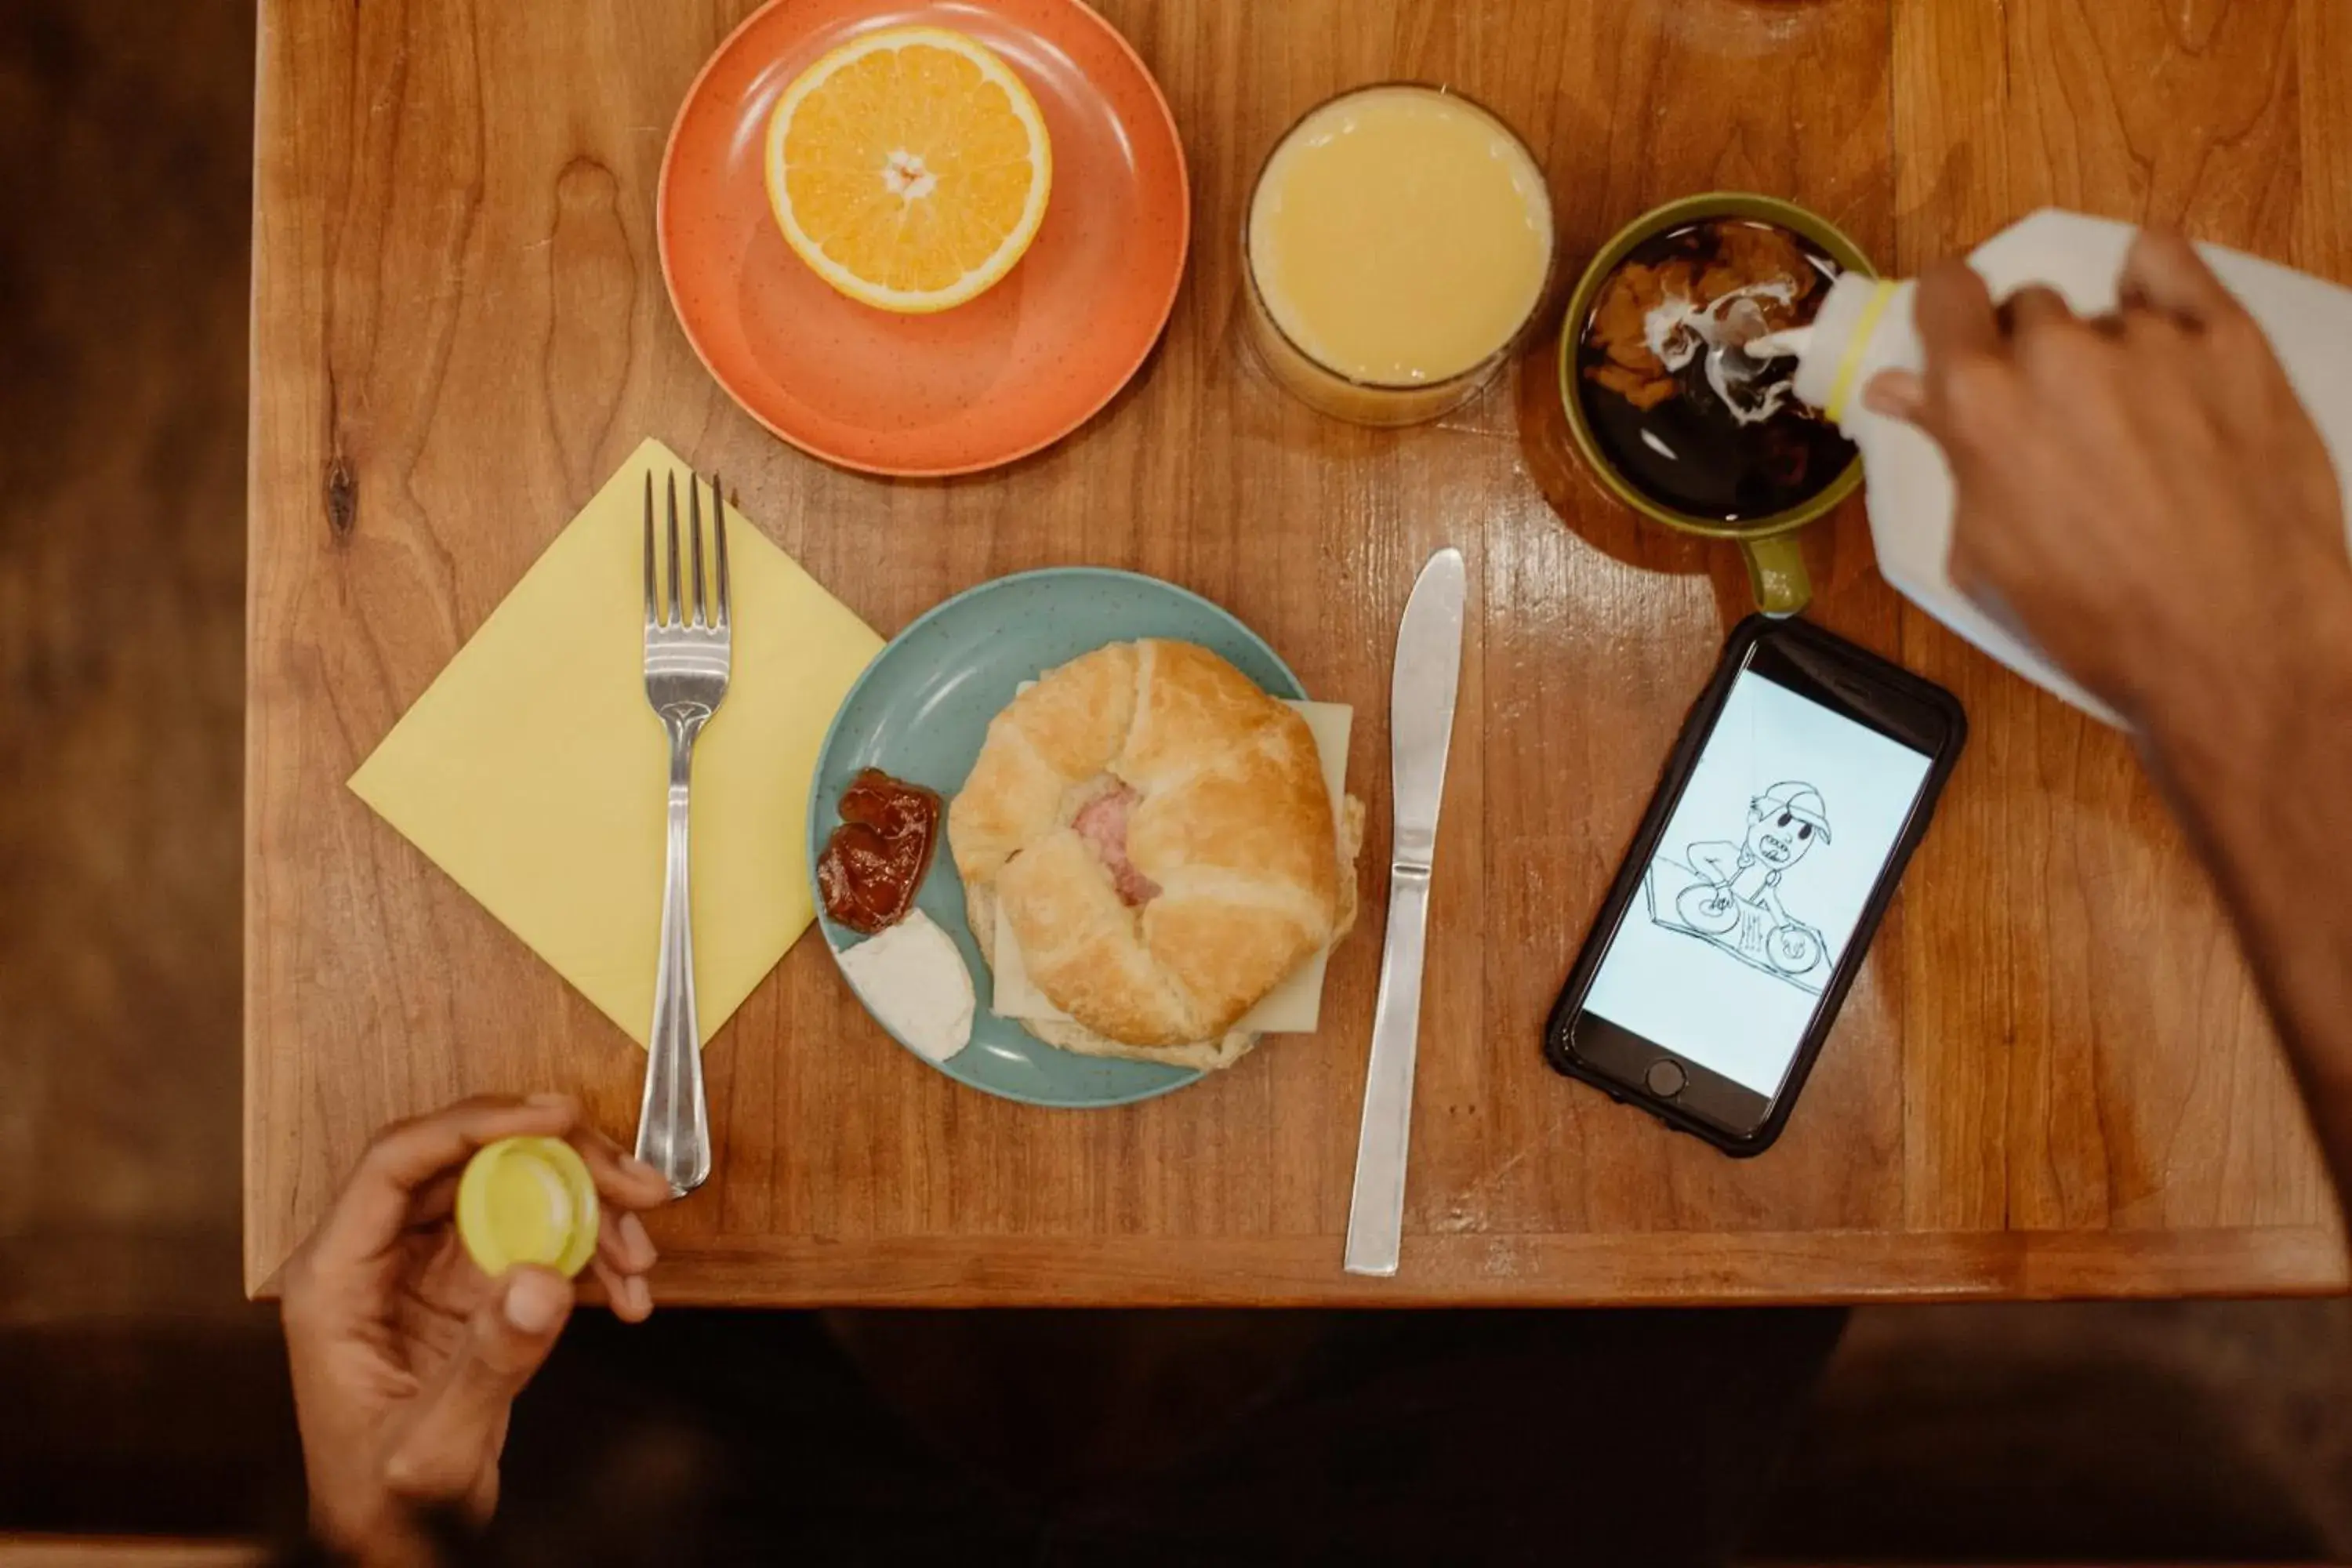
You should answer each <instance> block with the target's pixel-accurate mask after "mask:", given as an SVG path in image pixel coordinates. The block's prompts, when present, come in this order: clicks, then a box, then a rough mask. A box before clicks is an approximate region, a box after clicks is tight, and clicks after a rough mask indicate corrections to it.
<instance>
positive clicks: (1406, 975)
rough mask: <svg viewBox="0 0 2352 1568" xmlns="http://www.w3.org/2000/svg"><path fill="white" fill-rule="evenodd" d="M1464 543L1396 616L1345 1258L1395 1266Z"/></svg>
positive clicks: (1458, 638)
mask: <svg viewBox="0 0 2352 1568" xmlns="http://www.w3.org/2000/svg"><path fill="white" fill-rule="evenodd" d="M1466 577H1467V574H1466V573H1465V570H1464V568H1463V564H1462V552H1460V551H1459V550H1456V549H1454V547H1453V546H1452V545H1447V546H1446V547H1445V548H1444V549H1443V550H1440V551H1439V552H1437V553H1436V554H1434V555H1432V556H1431V557H1430V558H1429V562H1428V564H1426V565H1424V566H1423V568H1422V569H1421V577H1420V579H1419V581H1417V582H1415V583H1414V584H1413V585H1412V597H1411V598H1409V599H1407V600H1406V601H1405V606H1404V619H1403V620H1402V622H1400V623H1399V624H1398V626H1397V651H1396V669H1395V671H1394V673H1393V674H1392V675H1391V677H1390V679H1389V772H1390V784H1391V789H1390V794H1391V801H1390V816H1391V821H1392V823H1393V831H1392V834H1391V843H1390V847H1389V914H1388V934H1387V937H1386V938H1385V940H1384V941H1383V942H1382V945H1381V987H1380V997H1379V1000H1378V1001H1377V1002H1376V1003H1375V1004H1374V1005H1373V1008H1372V1053H1371V1065H1370V1069H1369V1071H1368V1072H1367V1073H1366V1075H1365V1079H1364V1120H1363V1123H1362V1125H1361V1126H1360V1128H1359V1129H1358V1131H1357V1134H1356V1185H1355V1191H1354V1194H1352V1196H1351V1197H1350V1199H1349V1205H1348V1251H1347V1270H1348V1272H1349V1273H1350V1274H1380V1275H1389V1274H1394V1273H1395V1272H1396V1269H1397V1252H1398V1248H1399V1246H1400V1243H1401V1241H1402V1235H1403V1230H1404V1170H1405V1154H1406V1152H1407V1148H1408V1145H1409V1144H1410V1142H1411V1137H1412V1071H1413V1063H1414V1060H1415V1058H1417V1056H1418V1055H1419V1050H1420V1042H1421V970H1422V958H1423V938H1424V937H1425V935H1426V933H1427V931H1428V925H1429V878H1430V869H1431V863H1432V861H1433V858H1434V856H1435V853H1436V849H1437V812H1438V807H1439V806H1440V805H1443V804H1444V796H1445V756H1446V752H1447V751H1448V749H1449V748H1450V747H1451V746H1452V744H1453V741H1454V700H1455V697H1456V695H1457V694H1458V692H1459V690H1460V689H1461V682H1462V605H1463V600H1464V597H1465V594H1466V592H1467V582H1466Z"/></svg>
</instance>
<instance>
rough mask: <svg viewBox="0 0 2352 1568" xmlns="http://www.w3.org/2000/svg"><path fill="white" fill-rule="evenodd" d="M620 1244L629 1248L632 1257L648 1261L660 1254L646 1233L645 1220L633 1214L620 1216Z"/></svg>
mask: <svg viewBox="0 0 2352 1568" xmlns="http://www.w3.org/2000/svg"><path fill="white" fill-rule="evenodd" d="M620 1230H621V1245H622V1246H623V1247H627V1248H628V1249H629V1256H630V1257H632V1258H645V1259H646V1261H647V1262H648V1263H650V1262H651V1261H652V1260H653V1259H654V1258H658V1257H659V1256H661V1255H660V1254H659V1253H657V1252H656V1251H655V1250H654V1238H653V1237H650V1236H647V1235H646V1222H645V1221H643V1220H641V1219H639V1218H638V1217H637V1216H636V1215H633V1214H625V1215H622V1216H621V1226H620Z"/></svg>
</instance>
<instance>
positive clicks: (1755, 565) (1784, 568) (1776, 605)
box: [1739, 533, 1813, 616]
mask: <svg viewBox="0 0 2352 1568" xmlns="http://www.w3.org/2000/svg"><path fill="white" fill-rule="evenodd" d="M1739 553H1740V555H1741V556H1742V557H1743V558H1745V559H1746V561H1747V563H1748V586H1749V587H1751V588H1753V589H1754V590H1755V591H1756V607H1757V608H1758V609H1759V610H1761V611H1763V612H1764V613H1765V614H1766V615H1768V616H1793V615H1795V614H1796V613H1797V612H1798V611H1799V610H1801V609H1803V608H1804V607H1805V606H1806V605H1809V604H1811V603H1812V598H1813V584H1812V579H1811V578H1810V577H1808V576H1807V575H1806V574H1805V552H1803V551H1802V550H1801V549H1800V548H1799V547H1798V544H1797V536H1796V535H1795V534H1793V533H1781V534H1775V535H1774V536H1773V537H1771V538H1769V539H1743V540H1741V541H1740V542H1739Z"/></svg>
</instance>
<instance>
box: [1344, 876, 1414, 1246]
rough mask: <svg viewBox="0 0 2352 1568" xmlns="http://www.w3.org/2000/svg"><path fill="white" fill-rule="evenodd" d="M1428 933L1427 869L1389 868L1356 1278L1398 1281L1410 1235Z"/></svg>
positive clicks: (1361, 1143)
mask: <svg viewBox="0 0 2352 1568" xmlns="http://www.w3.org/2000/svg"><path fill="white" fill-rule="evenodd" d="M1428 928H1429V868H1428V867H1427V866H1425V865H1424V866H1411V865H1395V866H1391V867H1390V868H1389V929H1388V936H1387V939H1386V942H1385V943H1384V945H1383V947H1382V949H1381V990H1380V1000H1379V1001H1378V1002H1377V1003H1375V1004H1374V1005H1373V1008H1372V1060H1371V1068H1370V1072H1369V1073H1368V1074H1367V1076H1366V1078H1365V1080H1364V1121H1363V1126H1362V1127H1361V1128H1360V1130H1359V1131H1358V1132H1357V1134H1356V1190H1355V1195H1354V1196H1353V1197H1352V1198H1351V1199H1350V1200H1349V1205H1348V1258H1347V1269H1348V1272H1349V1273H1350V1274H1381V1275H1389V1274H1394V1273H1395V1272H1396V1270H1397V1250H1398V1247H1399V1245H1400V1243H1401V1241H1402V1237H1403V1233H1404V1164H1405V1153H1406V1151H1407V1148H1408V1145H1409V1144H1410V1143H1411V1142H1412V1068H1413V1061H1414V1058H1416V1057H1417V1056H1418V1054H1419V1052H1420V1048H1421V961H1422V952H1423V945H1424V939H1425V938H1426V936H1427V934H1428Z"/></svg>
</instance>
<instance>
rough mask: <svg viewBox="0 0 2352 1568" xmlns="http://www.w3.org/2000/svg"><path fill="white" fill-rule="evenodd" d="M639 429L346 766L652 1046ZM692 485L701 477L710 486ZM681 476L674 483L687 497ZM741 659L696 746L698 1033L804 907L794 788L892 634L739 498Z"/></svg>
mask: <svg viewBox="0 0 2352 1568" xmlns="http://www.w3.org/2000/svg"><path fill="white" fill-rule="evenodd" d="M648 471H651V472H652V473H653V475H654V476H655V478H654V488H655V490H656V495H657V496H658V495H659V494H660V492H661V490H662V487H663V484H664V481H665V480H666V479H667V476H668V475H669V474H670V473H672V472H675V473H676V474H677V476H678V479H679V480H680V481H681V484H683V481H684V480H685V479H686V478H687V476H688V469H687V467H686V465H685V464H684V463H683V462H681V461H679V460H678V458H677V455H676V454H675V453H673V452H671V451H670V449H669V448H668V447H665V446H663V445H662V444H661V443H660V442H659V441H655V440H647V441H646V443H645V444H644V445H643V446H641V447H638V448H637V449H636V451H635V454H633V455H632V456H631V457H630V458H629V460H628V461H627V462H625V463H624V464H623V465H621V469H620V471H619V472H618V473H616V474H614V476H613V478H612V479H610V480H609V481H607V482H606V484H605V486H604V489H602V490H600V491H598V492H597V494H596V497H595V499H594V500H591V501H590V502H589V503H588V504H587V505H586V506H585V507H584V508H583V509H582V510H581V512H580V515H579V516H577V517H575V518H573V519H572V522H571V524H570V526H568V527H566V528H565V529H564V531H562V533H561V534H559V535H557V537H556V540H555V542H553V543H552V544H551V545H549V546H548V547H547V551H546V552H545V553H544V554H542V555H541V557H540V558H539V560H538V561H537V562H536V563H533V565H532V566H531V568H530V571H529V572H527V573H525V574H523V578H522V581H521V582H520V583H518V584H515V586H514V591H513V592H512V593H510V594H509V595H507V597H506V600H505V602H504V603H503V604H501V605H499V607H498V608H497V609H496V610H495V611H493V612H491V615H490V617H489V619H488V620H487V621H485V622H483V623H482V626H481V629H480V630H479V631H478V632H476V633H475V634H474V637H473V640H472V641H470V642H468V643H467V645H466V646H465V647H462V648H460V649H459V650H458V651H457V657H456V658H453V659H451V660H450V661H449V667H448V668H446V669H444V670H443V671H442V672H441V675H440V678H439V679H436V680H435V681H434V683H433V684H432V686H431V687H429V688H427V689H426V690H425V695H424V696H422V697H420V698H418V699H417V700H416V705H415V707H413V708H411V709H410V710H408V711H407V713H406V714H404V716H403V717H402V719H401V721H400V722H399V723H397V724H395V725H394V726H393V730H392V733H390V734H389V735H386V736H385V737H384V739H383V744H381V745H379V746H378V747H377V748H376V749H375V753H374V754H373V756H371V757H369V758H368V760H367V761H366V762H365V763H362V764H361V765H360V770H359V772H357V773H353V774H352V779H351V787H352V790H353V791H354V792H356V793H357V794H358V795H359V796H360V798H361V799H362V800H364V801H366V802H367V803H368V805H371V806H373V808H374V809H375V811H376V813H377V815H378V816H382V817H383V819H384V820H385V821H386V822H389V823H390V824H392V826H394V827H395V828H397V829H399V830H400V832H401V833H402V834H403V835H404V836H405V837H407V838H408V839H409V840H410V841H411V842H412V843H414V844H415V846H416V847H418V848H419V849H422V850H423V851H425V854H426V855H427V856H429V857H430V858H432V860H433V862H434V863H435V864H436V865H437V866H439V867H440V868H442V869H443V870H444V871H446V872H447V873H448V874H449V875H450V876H451V877H452V878H453V879H456V881H457V885H458V886H459V887H461V888H464V889H466V891H467V892H468V893H470V894H472V895H473V896H474V897H475V898H476V899H477V900H480V902H481V904H482V906H483V907H484V908H485V909H487V910H489V911H490V913H492V914H493V915H496V916H497V917H498V918H499V921H502V922H503V923H504V924H505V925H506V926H507V928H508V929H509V930H510V931H513V932H514V933H515V934H516V935H517V936H519V937H520V938H521V939H522V940H523V941H524V942H527V943H529V944H530V948H531V951H533V952H536V953H538V954H539V955H540V956H541V958H543V959H545V960H546V961H547V962H548V963H550V964H551V965H552V966H553V967H554V968H555V970H556V971H557V973H561V974H562V976H563V977H564V978H565V979H566V980H568V981H570V982H571V983H572V984H573V985H574V986H576V987H578V988H579V990H580V992H581V994H583V995H584V996H586V997H587V998H588V1000H589V1001H591V1002H593V1003H594V1004H595V1005H596V1006H597V1007H598V1009H599V1010H601V1011H602V1012H603V1013H604V1015H605V1016H607V1017H609V1018H611V1019H612V1020H613V1022H614V1023H615V1024H618V1025H619V1026H621V1027H622V1028H623V1029H624V1030H625V1031H626V1032H627V1033H628V1035H629V1037H630V1038H632V1039H634V1040H635V1041H636V1042H637V1043H638V1044H639V1045H643V1044H644V1043H645V1039H646V1026H647V1025H648V1023H650V1022H651V1019H652V1016H653V1005H654V966H655V959H656V950H657V947H658V944H659V942H660V935H661V898H662V854H663V836H664V826H663V824H664V820H665V818H664V797H665V795H666V794H667V788H668V772H667V769H668V750H667V743H666V742H665V741H664V740H663V737H662V728H661V721H659V720H658V719H656V718H655V717H654V711H653V710H652V709H651V708H649V707H647V706H646V686H645V610H644V592H643V590H644V581H645V573H644V561H643V555H642V542H643V529H644V516H645V500H644V486H645V476H646V473H647V472H648ZM704 500H705V501H706V503H707V502H708V500H709V492H708V491H707V490H706V491H705V495H704ZM684 502H685V498H684V497H683V496H682V495H681V496H680V498H679V504H680V506H681V508H683V506H684ZM727 542H728V549H729V553H730V570H731V573H732V575H733V579H734V591H735V648H734V668H733V672H732V677H731V680H730V685H729V689H728V692H727V700H726V702H725V704H724V705H723V706H721V707H720V709H719V715H718V717H717V718H715V719H713V720H712V721H711V722H710V727H709V729H708V730H706V731H703V734H702V739H701V741H700V742H698V744H697V745H696V747H695V756H694V826H693V855H694V867H693V875H694V974H695V986H696V1001H697V1005H698V1010H699V1016H700V1021H701V1025H702V1036H703V1038H704V1039H706V1040H708V1039H709V1037H711V1035H712V1034H714V1033H716V1032H717V1030H718V1029H719V1026H720V1025H722V1024H724V1023H725V1022H726V1021H727V1019H728V1018H729V1017H730V1016H731V1015H732V1014H733V1013H734V1011H735V1009H736V1008H737V1007H738V1006H740V1005H742V1002H743V999H744V997H746V996H748V995H750V994H751V988H752V987H753V986H755V985H757V984H759V983H760V981H761V978H763V977H764V976H765V975H766V974H767V973H768V971H769V970H771V969H772V968H774V967H775V963H776V961H777V960H778V959H779V958H781V957H782V956H783V953H784V950H785V949H786V948H788V947H790V946H791V945H792V944H793V942H794V941H795V940H797V939H798V938H799V936H800V934H801V932H802V931H805V930H806V929H807V928H808V924H809V921H810V920H811V919H812V918H813V916H814V909H813V907H812V905H811V902H810V898H809V887H808V857H807V854H806V851H805V843H806V838H805V835H806V827H807V821H806V819H807V813H808V791H809V783H810V779H811V777H812V775H813V774H814V772H815V769H816V754H817V748H818V746H819V745H820V744H821V743H822V742H823V741H824V731H825V728H826V726H827V725H828V724H830V723H831V722H832V721H833V716H834V713H835V710H838V709H839V708H840V706H841V700H842V699H843V697H844V696H845V695H846V694H847V693H848V690H849V688H850V684H851V683H852V682H853V681H855V680H856V679H857V675H858V672H859V671H860V670H862V669H864V668H866V663H867V661H869V660H870V659H872V658H873V657H874V655H875V654H876V653H877V651H879V649H880V648H881V647H882V639H881V638H880V637H877V636H875V635H874V633H873V631H872V630H871V629H869V628H868V627H867V626H866V625H865V623H864V622H862V621H860V620H859V619H858V618H857V617H856V616H854V615H852V614H851V613H850V612H849V610H848V608H847V607H846V606H845V605H843V604H842V603H841V602H840V601H839V600H837V599H835V598H834V597H833V595H830V594H828V593H826V592H825V591H824V589H823V588H822V587H820V586H818V584H817V583H816V580H815V579H814V578H813V577H811V576H810V575H809V574H807V573H805V572H803V571H802V570H801V568H800V566H799V564H798V563H796V562H794V561H793V559H792V557H790V556H789V555H786V554H785V553H784V552H782V551H781V550H779V549H777V548H776V547H775V546H774V545H773V544H772V543H770V542H769V541H768V539H767V538H766V536H765V535H763V534H762V533H761V531H759V529H758V528H756V527H754V526H753V525H752V524H751V522H750V521H747V520H746V519H745V518H744V517H743V516H742V514H741V513H740V512H736V511H732V510H730V515H729V526H728V535H727Z"/></svg>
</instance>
